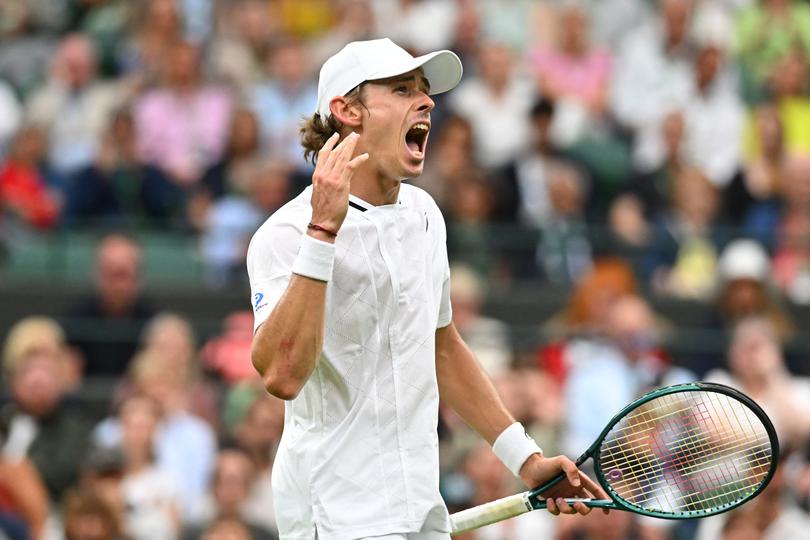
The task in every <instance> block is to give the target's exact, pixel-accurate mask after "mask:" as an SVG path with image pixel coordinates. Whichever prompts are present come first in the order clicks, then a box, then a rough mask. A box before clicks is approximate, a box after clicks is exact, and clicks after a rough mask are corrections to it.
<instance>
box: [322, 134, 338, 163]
mask: <svg viewBox="0 0 810 540" xmlns="http://www.w3.org/2000/svg"><path fill="white" fill-rule="evenodd" d="M339 138H340V135H339V134H338V132H337V131H336V132H334V133H332V136H331V137H329V138H328V139H326V142H325V143H323V146H322V147H321V149H320V150H319V151H318V165H320V164H323V165H324V166H325V165H326V161H327V160H328V159H329V154H331V153H332V149H333V148H334V147H335V144H337V142H338V139H339Z"/></svg>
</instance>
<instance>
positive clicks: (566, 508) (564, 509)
mask: <svg viewBox="0 0 810 540" xmlns="http://www.w3.org/2000/svg"><path fill="white" fill-rule="evenodd" d="M554 502H556V503H557V508H558V509H559V510H560V513H561V514H576V513H577V511H576V510H574V509H573V508H571V505H570V504H568V503H567V502H565V499H563V498H562V497H557V500H556V501H554Z"/></svg>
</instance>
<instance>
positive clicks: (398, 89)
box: [394, 86, 411, 94]
mask: <svg viewBox="0 0 810 540" xmlns="http://www.w3.org/2000/svg"><path fill="white" fill-rule="evenodd" d="M410 91H411V90H410V88H408V87H407V86H397V87H396V88H394V92H396V93H398V94H407V93H409V92H410Z"/></svg>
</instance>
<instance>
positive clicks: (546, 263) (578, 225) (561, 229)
mask: <svg viewBox="0 0 810 540" xmlns="http://www.w3.org/2000/svg"><path fill="white" fill-rule="evenodd" d="M547 173H548V181H547V189H548V199H549V203H550V215H549V219H548V221H546V223H544V224H543V230H542V236H541V239H540V243H539V245H538V246H537V255H536V257H537V263H538V265H539V267H540V268H541V269H542V271H543V275H544V276H545V278H546V279H547V280H548V281H549V282H550V283H555V284H568V283H576V282H577V281H578V280H579V279H580V278H581V277H582V276H583V275H584V274H585V273H586V272H587V271H588V270H589V268H590V266H591V260H592V249H591V245H590V241H589V239H588V230H587V226H586V224H585V203H586V201H587V197H588V188H587V186H586V184H585V178H584V177H583V175H582V173H580V172H579V170H578V169H577V168H575V167H573V166H571V165H568V164H565V163H554V164H551V165H550V166H549V167H548V171H547Z"/></svg>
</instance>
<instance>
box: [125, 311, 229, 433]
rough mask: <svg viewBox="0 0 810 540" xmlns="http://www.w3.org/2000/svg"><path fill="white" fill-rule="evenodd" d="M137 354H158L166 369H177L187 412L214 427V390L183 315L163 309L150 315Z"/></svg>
mask: <svg viewBox="0 0 810 540" xmlns="http://www.w3.org/2000/svg"><path fill="white" fill-rule="evenodd" d="M140 353H142V354H144V355H147V356H153V355H154V356H156V357H160V358H162V359H163V362H164V364H165V365H166V366H167V367H168V369H170V370H177V373H178V379H180V380H181V381H185V384H186V388H187V395H188V398H187V404H186V406H187V408H188V411H189V412H190V413H192V414H193V415H195V416H198V417H200V418H202V419H203V420H205V421H206V422H208V424H210V425H211V427H212V428H214V429H216V428H217V427H218V426H219V411H218V408H219V398H218V396H217V389H216V388H215V387H214V385H213V384H212V383H211V382H210V381H209V380H207V378H206V377H205V375H204V373H203V371H204V370H203V366H202V363H201V362H200V361H199V358H198V355H197V337H196V335H195V333H194V328H192V326H191V322H190V321H189V320H188V319H187V318H185V317H183V316H181V315H178V314H176V313H165V312H164V313H160V314H158V315H155V316H154V317H152V318H151V319H150V320H149V322H148V323H147V325H146V327H144V330H143V334H142V335H141V339H140ZM130 383H131V384H132V383H133V381H130Z"/></svg>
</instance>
